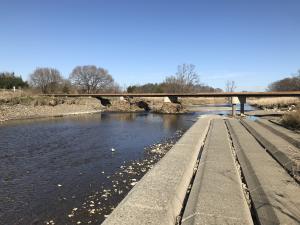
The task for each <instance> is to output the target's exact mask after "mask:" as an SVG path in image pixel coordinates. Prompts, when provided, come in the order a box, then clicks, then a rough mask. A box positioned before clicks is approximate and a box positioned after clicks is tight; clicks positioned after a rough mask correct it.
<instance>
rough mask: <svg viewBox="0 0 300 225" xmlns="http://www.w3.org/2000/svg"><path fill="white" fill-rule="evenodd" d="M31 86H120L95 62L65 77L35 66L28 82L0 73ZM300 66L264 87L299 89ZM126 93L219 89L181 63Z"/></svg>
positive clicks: (68, 89) (74, 89)
mask: <svg viewBox="0 0 300 225" xmlns="http://www.w3.org/2000/svg"><path fill="white" fill-rule="evenodd" d="M13 87H15V88H28V87H29V88H33V89H35V90H37V91H38V92H40V93H44V94H49V93H87V94H91V93H101V92H102V93H103V92H106V93H118V92H121V91H122V90H121V88H120V86H119V85H118V84H117V83H116V82H115V81H114V79H113V77H112V75H111V74H110V73H109V72H108V70H106V69H104V68H102V67H97V66H94V65H86V66H76V67H75V68H74V69H73V70H72V72H71V74H70V75H69V77H68V79H64V78H63V76H62V75H61V73H60V72H59V70H57V69H55V68H48V67H44V68H37V69H35V70H34V71H33V73H32V74H30V76H29V82H27V81H24V80H23V79H22V77H21V76H17V75H16V74H15V73H9V72H2V73H0V88H1V89H12V88H13ZM235 88H236V86H235V82H234V81H227V83H226V86H225V91H229V92H232V91H234V89H235ZM299 90H300V70H299V71H298V72H297V74H295V75H293V76H291V77H286V78H284V79H281V80H278V81H275V82H273V83H271V84H270V85H269V86H268V89H267V91H299ZM123 91H127V92H128V93H175V92H176V93H193V92H194V93H195V92H222V91H223V90H222V89H220V88H213V87H210V86H207V85H204V84H202V83H200V79H199V74H198V73H197V71H196V69H195V66H194V65H193V64H182V65H179V66H178V67H177V72H176V73H175V74H174V75H171V76H167V77H166V78H165V79H164V81H163V82H161V83H147V84H143V85H131V86H129V87H128V88H127V89H126V90H123Z"/></svg>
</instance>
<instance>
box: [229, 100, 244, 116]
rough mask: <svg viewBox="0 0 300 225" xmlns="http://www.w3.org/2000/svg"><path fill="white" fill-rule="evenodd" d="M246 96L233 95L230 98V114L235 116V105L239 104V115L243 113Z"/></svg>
mask: <svg viewBox="0 0 300 225" xmlns="http://www.w3.org/2000/svg"><path fill="white" fill-rule="evenodd" d="M245 103H246V96H237V97H236V96H235V97H232V98H231V104H232V116H233V117H235V116H236V105H237V104H240V115H243V114H244V113H245Z"/></svg>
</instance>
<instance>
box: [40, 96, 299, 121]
mask: <svg viewBox="0 0 300 225" xmlns="http://www.w3.org/2000/svg"><path fill="white" fill-rule="evenodd" d="M46 96H55V97H94V98H98V99H99V100H100V101H101V103H102V102H103V103H105V104H107V103H108V102H109V100H108V99H106V98H110V97H120V98H134V97H163V98H164V101H165V102H173V103H176V102H178V98H189V97H193V98H205V97H214V98H220V97H223V98H224V97H227V98H228V97H230V98H231V99H232V114H233V115H235V110H236V105H237V104H240V113H241V114H244V111H245V110H244V107H245V103H246V99H247V98H249V97H255V98H261V97H300V91H282V92H218V93H99V94H46Z"/></svg>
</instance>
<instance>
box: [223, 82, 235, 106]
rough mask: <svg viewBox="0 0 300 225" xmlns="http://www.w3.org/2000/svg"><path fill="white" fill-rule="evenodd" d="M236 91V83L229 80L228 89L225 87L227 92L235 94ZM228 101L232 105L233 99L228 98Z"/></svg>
mask: <svg viewBox="0 0 300 225" xmlns="http://www.w3.org/2000/svg"><path fill="white" fill-rule="evenodd" d="M235 89H236V86H235V82H234V81H233V80H228V81H227V82H226V87H225V90H226V92H234V90H235ZM227 101H228V103H230V102H231V97H227Z"/></svg>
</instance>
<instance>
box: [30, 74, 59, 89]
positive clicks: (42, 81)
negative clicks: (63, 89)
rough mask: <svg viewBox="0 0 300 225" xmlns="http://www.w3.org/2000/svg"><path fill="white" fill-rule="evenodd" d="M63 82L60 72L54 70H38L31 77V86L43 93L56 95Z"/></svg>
mask: <svg viewBox="0 0 300 225" xmlns="http://www.w3.org/2000/svg"><path fill="white" fill-rule="evenodd" d="M62 81H63V78H62V76H61V74H60V72H59V71H58V70H57V69H54V68H37V69H36V70H35V71H34V72H33V73H32V74H31V75H30V84H31V85H32V86H33V87H35V88H38V89H40V90H41V91H42V93H54V92H55V91H57V90H58V89H59V87H60V84H61V82H62Z"/></svg>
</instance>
